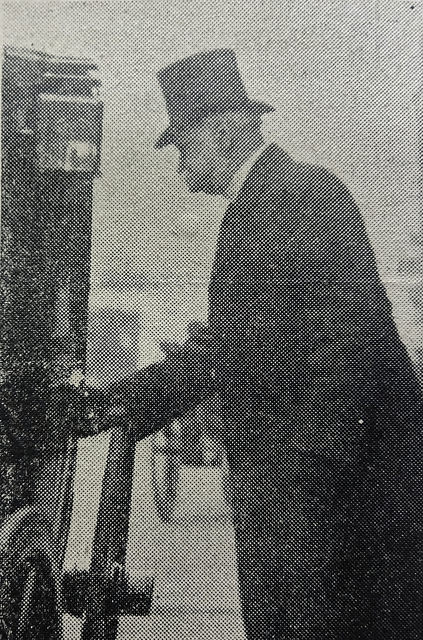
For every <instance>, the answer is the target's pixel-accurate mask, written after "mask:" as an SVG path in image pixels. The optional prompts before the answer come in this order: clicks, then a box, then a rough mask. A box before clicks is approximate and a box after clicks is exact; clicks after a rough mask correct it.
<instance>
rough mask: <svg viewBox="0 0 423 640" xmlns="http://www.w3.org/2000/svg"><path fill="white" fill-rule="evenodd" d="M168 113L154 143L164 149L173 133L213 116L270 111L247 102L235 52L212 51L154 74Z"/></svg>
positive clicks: (191, 57) (252, 102)
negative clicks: (164, 124)
mask: <svg viewBox="0 0 423 640" xmlns="http://www.w3.org/2000/svg"><path fill="white" fill-rule="evenodd" d="M157 76H158V79H159V82H160V86H161V88H162V91H163V94H164V97H165V100H166V107H167V111H168V114H169V120H170V122H169V126H168V127H167V129H166V130H165V131H164V132H163V133H162V135H161V136H160V138H159V139H158V140H157V142H156V147H164V146H165V145H167V144H171V143H172V142H173V136H174V134H175V133H176V132H177V131H181V130H183V129H186V128H187V127H189V126H192V125H193V124H197V123H199V122H201V121H202V120H204V118H207V116H209V115H212V114H215V113H223V112H225V111H247V112H249V113H256V114H257V115H260V114H262V113H267V112H269V111H274V108H273V107H271V106H270V105H268V104H264V103H263V102H257V101H255V100H250V99H249V98H248V96H247V92H246V90H245V87H244V85H243V83H242V79H241V76H240V74H239V71H238V66H237V63H236V57H235V52H234V51H231V50H230V49H216V50H214V51H206V52H203V53H199V54H196V55H193V56H189V57H188V58H184V59H183V60H179V61H178V62H175V63H174V64H171V65H170V66H169V67H166V68H165V69H162V70H161V71H159V73H158V74H157Z"/></svg>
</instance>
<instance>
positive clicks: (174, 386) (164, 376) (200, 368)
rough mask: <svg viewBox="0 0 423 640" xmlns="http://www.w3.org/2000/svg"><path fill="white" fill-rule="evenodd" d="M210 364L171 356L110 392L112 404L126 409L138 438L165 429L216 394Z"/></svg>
mask: <svg viewBox="0 0 423 640" xmlns="http://www.w3.org/2000/svg"><path fill="white" fill-rule="evenodd" d="M214 390H215V386H214V378H213V375H212V369H211V366H210V364H209V363H208V362H207V361H206V360H204V359H202V358H200V357H199V356H196V355H189V356H188V355H187V356H178V357H176V356H175V357H174V356H172V357H168V358H166V360H164V361H162V362H157V363H154V364H152V365H150V366H148V367H146V368H145V369H142V370H140V371H137V372H136V373H134V374H131V375H130V376H127V377H126V378H123V379H122V380H119V381H117V382H116V383H114V384H112V385H110V386H109V387H108V388H107V389H106V394H107V399H108V402H110V404H112V405H115V406H122V407H124V408H125V410H126V414H127V415H128V417H129V418H130V419H131V422H132V424H133V427H134V430H135V433H136V437H137V439H141V438H144V437H146V436H148V435H150V434H152V433H154V432H156V431H159V430H160V429H162V428H163V427H164V426H165V425H167V424H169V423H170V422H171V421H172V420H173V419H175V418H177V417H178V416H180V415H183V414H185V413H186V412H188V411H189V410H190V409H192V408H193V407H195V406H197V405H198V404H200V403H201V402H202V401H203V400H205V399H206V398H208V397H209V396H211V395H212V394H213V392H214Z"/></svg>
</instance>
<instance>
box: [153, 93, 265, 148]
mask: <svg viewBox="0 0 423 640" xmlns="http://www.w3.org/2000/svg"><path fill="white" fill-rule="evenodd" d="M226 111H246V112H247V113H252V114H256V115H262V114H264V113H270V112H271V111H275V107H272V106H271V105H270V104H266V103H265V102H259V101H258V100H250V101H249V102H248V103H247V104H246V105H242V106H240V107H236V108H227V107H226V108H225V109H224V110H220V109H209V110H208V111H207V112H205V113H203V114H202V115H201V117H199V118H198V117H197V118H195V117H192V118H190V119H187V120H183V121H181V122H175V123H172V124H170V125H169V126H168V127H167V129H165V130H164V131H163V133H162V134H161V136H160V137H159V138H158V140H157V141H156V143H155V145H154V146H155V147H156V148H157V149H161V148H162V147H165V146H166V145H168V144H173V143H174V140H175V135H176V134H177V133H181V131H184V130H186V129H189V127H192V126H193V125H198V124H199V123H200V122H202V121H203V120H205V119H206V118H208V117H209V116H211V115H214V114H216V113H221V112H226Z"/></svg>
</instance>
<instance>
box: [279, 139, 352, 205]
mask: <svg viewBox="0 0 423 640" xmlns="http://www.w3.org/2000/svg"><path fill="white" fill-rule="evenodd" d="M269 169H270V170H269V173H268V176H269V182H268V186H269V189H270V190H271V191H273V192H275V193H277V192H279V193H282V192H285V193H286V192H288V193H290V194H291V195H294V196H297V197H302V196H305V197H308V198H309V197H310V196H313V195H315V196H316V197H318V198H319V199H322V198H325V197H328V198H329V197H331V196H332V197H338V198H339V197H340V196H342V195H343V196H344V197H350V198H351V195H350V193H349V191H348V189H347V187H346V186H345V184H344V183H343V182H342V181H341V180H340V179H339V178H338V177H337V176H336V175H335V174H333V173H332V172H331V171H329V170H328V169H326V168H325V167H322V166H320V165H314V164H308V163H305V162H298V161H296V160H293V159H292V158H290V157H289V156H287V154H285V153H284V152H283V151H282V150H281V149H280V150H279V153H277V154H275V159H274V162H273V163H272V165H271V167H269Z"/></svg>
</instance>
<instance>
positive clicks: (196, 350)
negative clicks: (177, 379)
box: [160, 322, 217, 359]
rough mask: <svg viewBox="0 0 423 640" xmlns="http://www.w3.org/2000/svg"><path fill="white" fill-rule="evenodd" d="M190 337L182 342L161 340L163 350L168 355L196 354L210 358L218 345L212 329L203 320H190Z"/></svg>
mask: <svg viewBox="0 0 423 640" xmlns="http://www.w3.org/2000/svg"><path fill="white" fill-rule="evenodd" d="M187 331H188V338H187V340H185V342H183V343H182V344H179V343H177V342H160V348H161V350H162V351H163V352H164V353H165V354H166V355H167V356H168V357H171V356H178V355H179V356H184V355H188V356H189V355H195V356H204V357H205V358H208V359H210V358H211V357H212V356H213V355H214V353H215V351H216V347H217V342H216V338H215V336H214V335H213V333H212V332H211V331H210V329H209V328H208V327H207V326H206V325H204V324H203V323H201V322H190V323H189V325H188V329H187Z"/></svg>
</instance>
